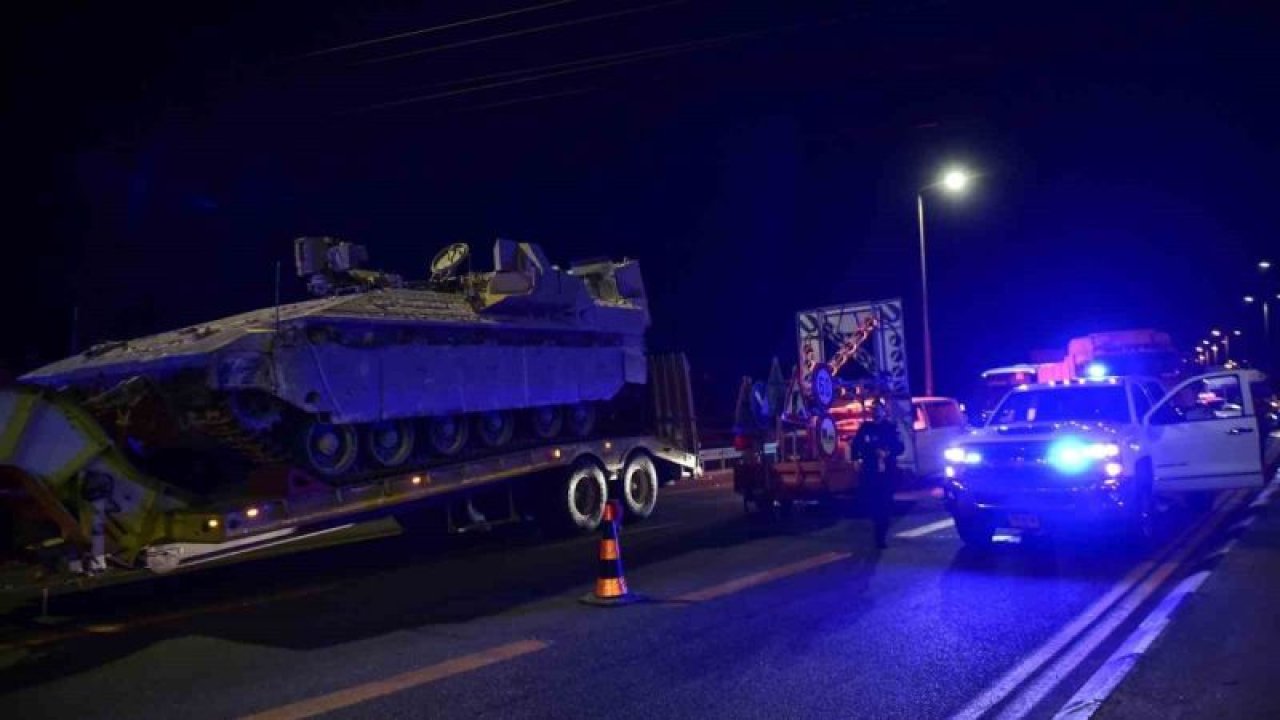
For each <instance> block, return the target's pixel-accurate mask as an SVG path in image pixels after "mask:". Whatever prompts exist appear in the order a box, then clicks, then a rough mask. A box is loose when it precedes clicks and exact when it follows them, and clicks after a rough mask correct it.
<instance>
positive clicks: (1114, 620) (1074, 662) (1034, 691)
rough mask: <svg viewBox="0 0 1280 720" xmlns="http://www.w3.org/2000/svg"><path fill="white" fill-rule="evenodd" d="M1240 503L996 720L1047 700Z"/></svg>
mask: <svg viewBox="0 0 1280 720" xmlns="http://www.w3.org/2000/svg"><path fill="white" fill-rule="evenodd" d="M1243 499H1244V493H1243V492H1236V493H1233V494H1232V496H1231V497H1228V498H1227V500H1226V501H1224V502H1223V504H1222V507H1221V508H1220V509H1219V510H1218V511H1217V512H1215V513H1213V514H1212V515H1211V516H1210V517H1209V519H1208V520H1207V521H1204V522H1201V523H1200V525H1198V526H1197V529H1196V532H1195V535H1193V536H1192V537H1191V539H1190V540H1188V541H1187V542H1185V543H1183V544H1182V545H1181V546H1180V547H1179V548H1178V549H1177V551H1176V552H1175V553H1174V554H1173V555H1172V556H1171V557H1170V558H1169V559H1168V560H1167V561H1166V562H1162V563H1161V564H1160V566H1159V567H1158V568H1157V569H1156V571H1155V572H1153V573H1151V575H1149V576H1148V577H1147V578H1146V579H1145V580H1143V581H1142V583H1141V584H1140V585H1139V586H1138V587H1137V588H1136V589H1135V590H1134V591H1133V592H1132V593H1131V594H1129V595H1128V596H1127V597H1125V598H1124V599H1123V600H1121V601H1120V602H1119V603H1117V604H1116V605H1115V607H1113V608H1112V609H1111V610H1110V611H1108V612H1107V614H1106V615H1105V616H1104V617H1103V618H1102V620H1101V621H1100V622H1099V623H1098V624H1097V625H1096V626H1095V627H1094V628H1093V629H1092V630H1090V631H1089V632H1088V634H1086V635H1085V636H1084V637H1083V638H1082V639H1080V640H1078V641H1076V643H1075V644H1074V645H1073V646H1072V647H1071V648H1070V649H1069V650H1068V651H1067V653H1066V654H1065V655H1063V656H1062V657H1060V658H1058V659H1057V660H1056V661H1054V662H1053V664H1052V665H1050V666H1049V667H1048V668H1047V669H1045V670H1044V671H1043V672H1042V673H1040V675H1039V676H1038V677H1037V678H1036V679H1035V681H1034V682H1032V683H1031V685H1029V686H1027V687H1026V688H1023V689H1022V690H1021V691H1020V692H1019V693H1018V695H1017V696H1016V697H1015V698H1014V699H1013V700H1012V702H1010V703H1009V705H1008V706H1007V707H1006V708H1005V709H1004V710H1003V711H1002V712H1001V713H1000V718H1001V719H1002V720H1013V719H1014V718H1023V717H1026V716H1027V714H1028V713H1030V712H1031V711H1032V710H1033V709H1034V708H1035V706H1036V705H1039V704H1040V703H1041V702H1042V701H1043V700H1044V699H1045V698H1046V697H1048V695H1049V693H1050V692H1052V691H1053V689H1054V688H1056V687H1057V686H1058V684H1059V683H1061V682H1062V681H1063V680H1064V679H1066V677H1067V676H1068V675H1070V674H1071V673H1072V672H1074V671H1075V669H1076V668H1077V667H1079V666H1080V663H1082V662H1084V661H1085V660H1086V659H1087V658H1088V657H1089V656H1090V655H1092V654H1093V653H1094V652H1096V651H1097V649H1098V648H1099V647H1100V646H1101V645H1102V643H1104V642H1106V640H1107V638H1109V637H1111V635H1112V634H1113V633H1115V631H1116V629H1117V628H1118V627H1120V625H1121V624H1122V623H1123V622H1124V621H1125V620H1128V619H1129V617H1130V616H1132V615H1133V614H1134V613H1135V612H1137V611H1138V609H1139V608H1140V607H1142V605H1143V603H1145V602H1146V601H1147V600H1148V599H1149V598H1150V597H1151V596H1152V595H1153V594H1155V592H1156V591H1157V590H1159V589H1160V588H1161V587H1163V586H1164V584H1165V582H1166V581H1168V579H1169V577H1170V576H1171V575H1173V573H1174V572H1175V571H1176V570H1177V569H1178V568H1179V567H1181V565H1182V563H1183V562H1184V561H1185V560H1186V559H1187V557H1188V556H1190V555H1191V553H1192V552H1194V551H1195V550H1196V548H1197V547H1199V545H1200V543H1202V542H1204V540H1205V539H1206V538H1208V537H1209V535H1210V534H1212V533H1213V531H1214V530H1216V529H1217V528H1218V527H1219V526H1220V525H1221V524H1222V522H1223V521H1224V520H1226V518H1227V516H1228V515H1230V514H1231V512H1232V511H1233V510H1234V509H1235V508H1236V507H1237V506H1238V505H1239V504H1240V502H1241V501H1242V500H1243Z"/></svg>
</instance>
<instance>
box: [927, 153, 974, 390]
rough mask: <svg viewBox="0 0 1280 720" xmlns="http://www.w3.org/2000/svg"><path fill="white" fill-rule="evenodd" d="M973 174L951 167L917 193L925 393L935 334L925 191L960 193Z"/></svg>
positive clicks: (930, 382)
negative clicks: (931, 329)
mask: <svg viewBox="0 0 1280 720" xmlns="http://www.w3.org/2000/svg"><path fill="white" fill-rule="evenodd" d="M972 179H973V175H971V174H970V173H968V172H966V171H965V170H963V169H961V168H954V167H953V168H951V169H950V170H948V171H946V172H945V173H944V174H943V175H942V177H941V178H940V179H939V180H938V181H937V182H935V183H932V184H930V185H926V186H924V187H923V188H920V191H919V192H917V193H916V227H917V228H918V229H919V231H920V304H921V305H922V306H923V307H922V308H921V310H922V312H921V317H922V318H923V320H924V322H923V323H921V325H922V326H923V329H924V393H925V395H933V335H932V334H931V333H930V332H929V261H928V253H927V252H926V249H925V242H924V192H925V190H929V189H932V188H940V189H942V190H943V191H945V192H947V193H950V194H953V195H955V194H959V193H962V192H964V189H965V188H966V187H967V186H968V185H969V181H970V180H972Z"/></svg>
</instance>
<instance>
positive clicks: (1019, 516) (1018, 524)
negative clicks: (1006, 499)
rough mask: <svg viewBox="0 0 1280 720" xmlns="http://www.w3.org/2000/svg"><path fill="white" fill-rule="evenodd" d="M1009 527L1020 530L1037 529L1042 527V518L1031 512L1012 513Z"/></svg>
mask: <svg viewBox="0 0 1280 720" xmlns="http://www.w3.org/2000/svg"><path fill="white" fill-rule="evenodd" d="M1009 527H1012V528H1015V529H1018V530H1036V529H1038V528H1039V527H1040V518H1039V517H1037V516H1035V515H1032V514H1030V513H1010V514H1009Z"/></svg>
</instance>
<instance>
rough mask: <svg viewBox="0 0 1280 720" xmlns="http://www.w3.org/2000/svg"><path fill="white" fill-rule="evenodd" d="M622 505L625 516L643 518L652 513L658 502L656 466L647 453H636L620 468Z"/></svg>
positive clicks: (633, 518) (636, 518) (635, 518)
mask: <svg viewBox="0 0 1280 720" xmlns="http://www.w3.org/2000/svg"><path fill="white" fill-rule="evenodd" d="M619 491H620V492H619V495H621V496H622V507H623V508H624V509H625V510H626V512H627V517H628V518H631V519H632V520H643V519H645V518H647V517H649V516H650V515H652V514H653V508H654V507H655V506H657V504H658V468H657V467H655V466H654V464H653V460H651V459H649V457H648V456H647V455H636V456H635V457H633V458H631V459H630V460H628V461H627V465H626V467H624V468H623V469H622V482H621V486H620V487H619Z"/></svg>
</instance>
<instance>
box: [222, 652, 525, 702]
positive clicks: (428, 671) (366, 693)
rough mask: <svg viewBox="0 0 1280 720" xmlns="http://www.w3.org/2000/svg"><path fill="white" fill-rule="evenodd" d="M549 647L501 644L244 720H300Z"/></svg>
mask: <svg viewBox="0 0 1280 720" xmlns="http://www.w3.org/2000/svg"><path fill="white" fill-rule="evenodd" d="M548 646H549V643H546V642H543V641H541V640H521V641H519V642H513V643H508V644H506V645H499V646H498V647H495V648H490V649H488V650H482V651H480V652H478V653H472V654H470V655H463V656H462V657H457V658H453V659H452V660H446V661H444V662H441V663H436V664H435V665H428V666H426V667H424V668H420V669H418V670H410V671H409V672H405V673H401V674H399V675H394V676H392V677H389V678H387V679H386V680H375V681H373V682H368V683H365V684H363V685H355V686H353V687H349V688H346V689H344V690H338V691H337V692H332V693H329V694H328V695H320V696H319V697H314V698H311V699H309V700H300V701H298V702H295V703H289V704H288V705H281V706H280V707H277V708H272V709H271V710H264V711H263V712H260V713H255V714H253V715H247V716H245V717H244V718H242V720H296V719H298V718H309V717H312V716H315V715H320V714H322V713H328V712H333V711H335V710H341V709H342V708H347V707H351V706H352V705H356V704H359V703H362V702H367V701H369V700H376V699H377V698H381V697H386V696H388V695H394V694H395V693H398V692H403V691H405V690H409V689H411V688H415V687H418V686H420V685H426V684H428V683H433V682H436V681H437V680H444V679H445V678H449V677H453V676H454V675H462V674H463V673H469V672H471V671H473V670H479V669H480V668H483V667H487V666H489V665H494V664H496V663H500V662H503V661H506V660H512V659H515V658H518V657H520V656H521V655H528V654H529V653H535V652H538V651H539V650H545V649H546V648H547V647H548Z"/></svg>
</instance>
